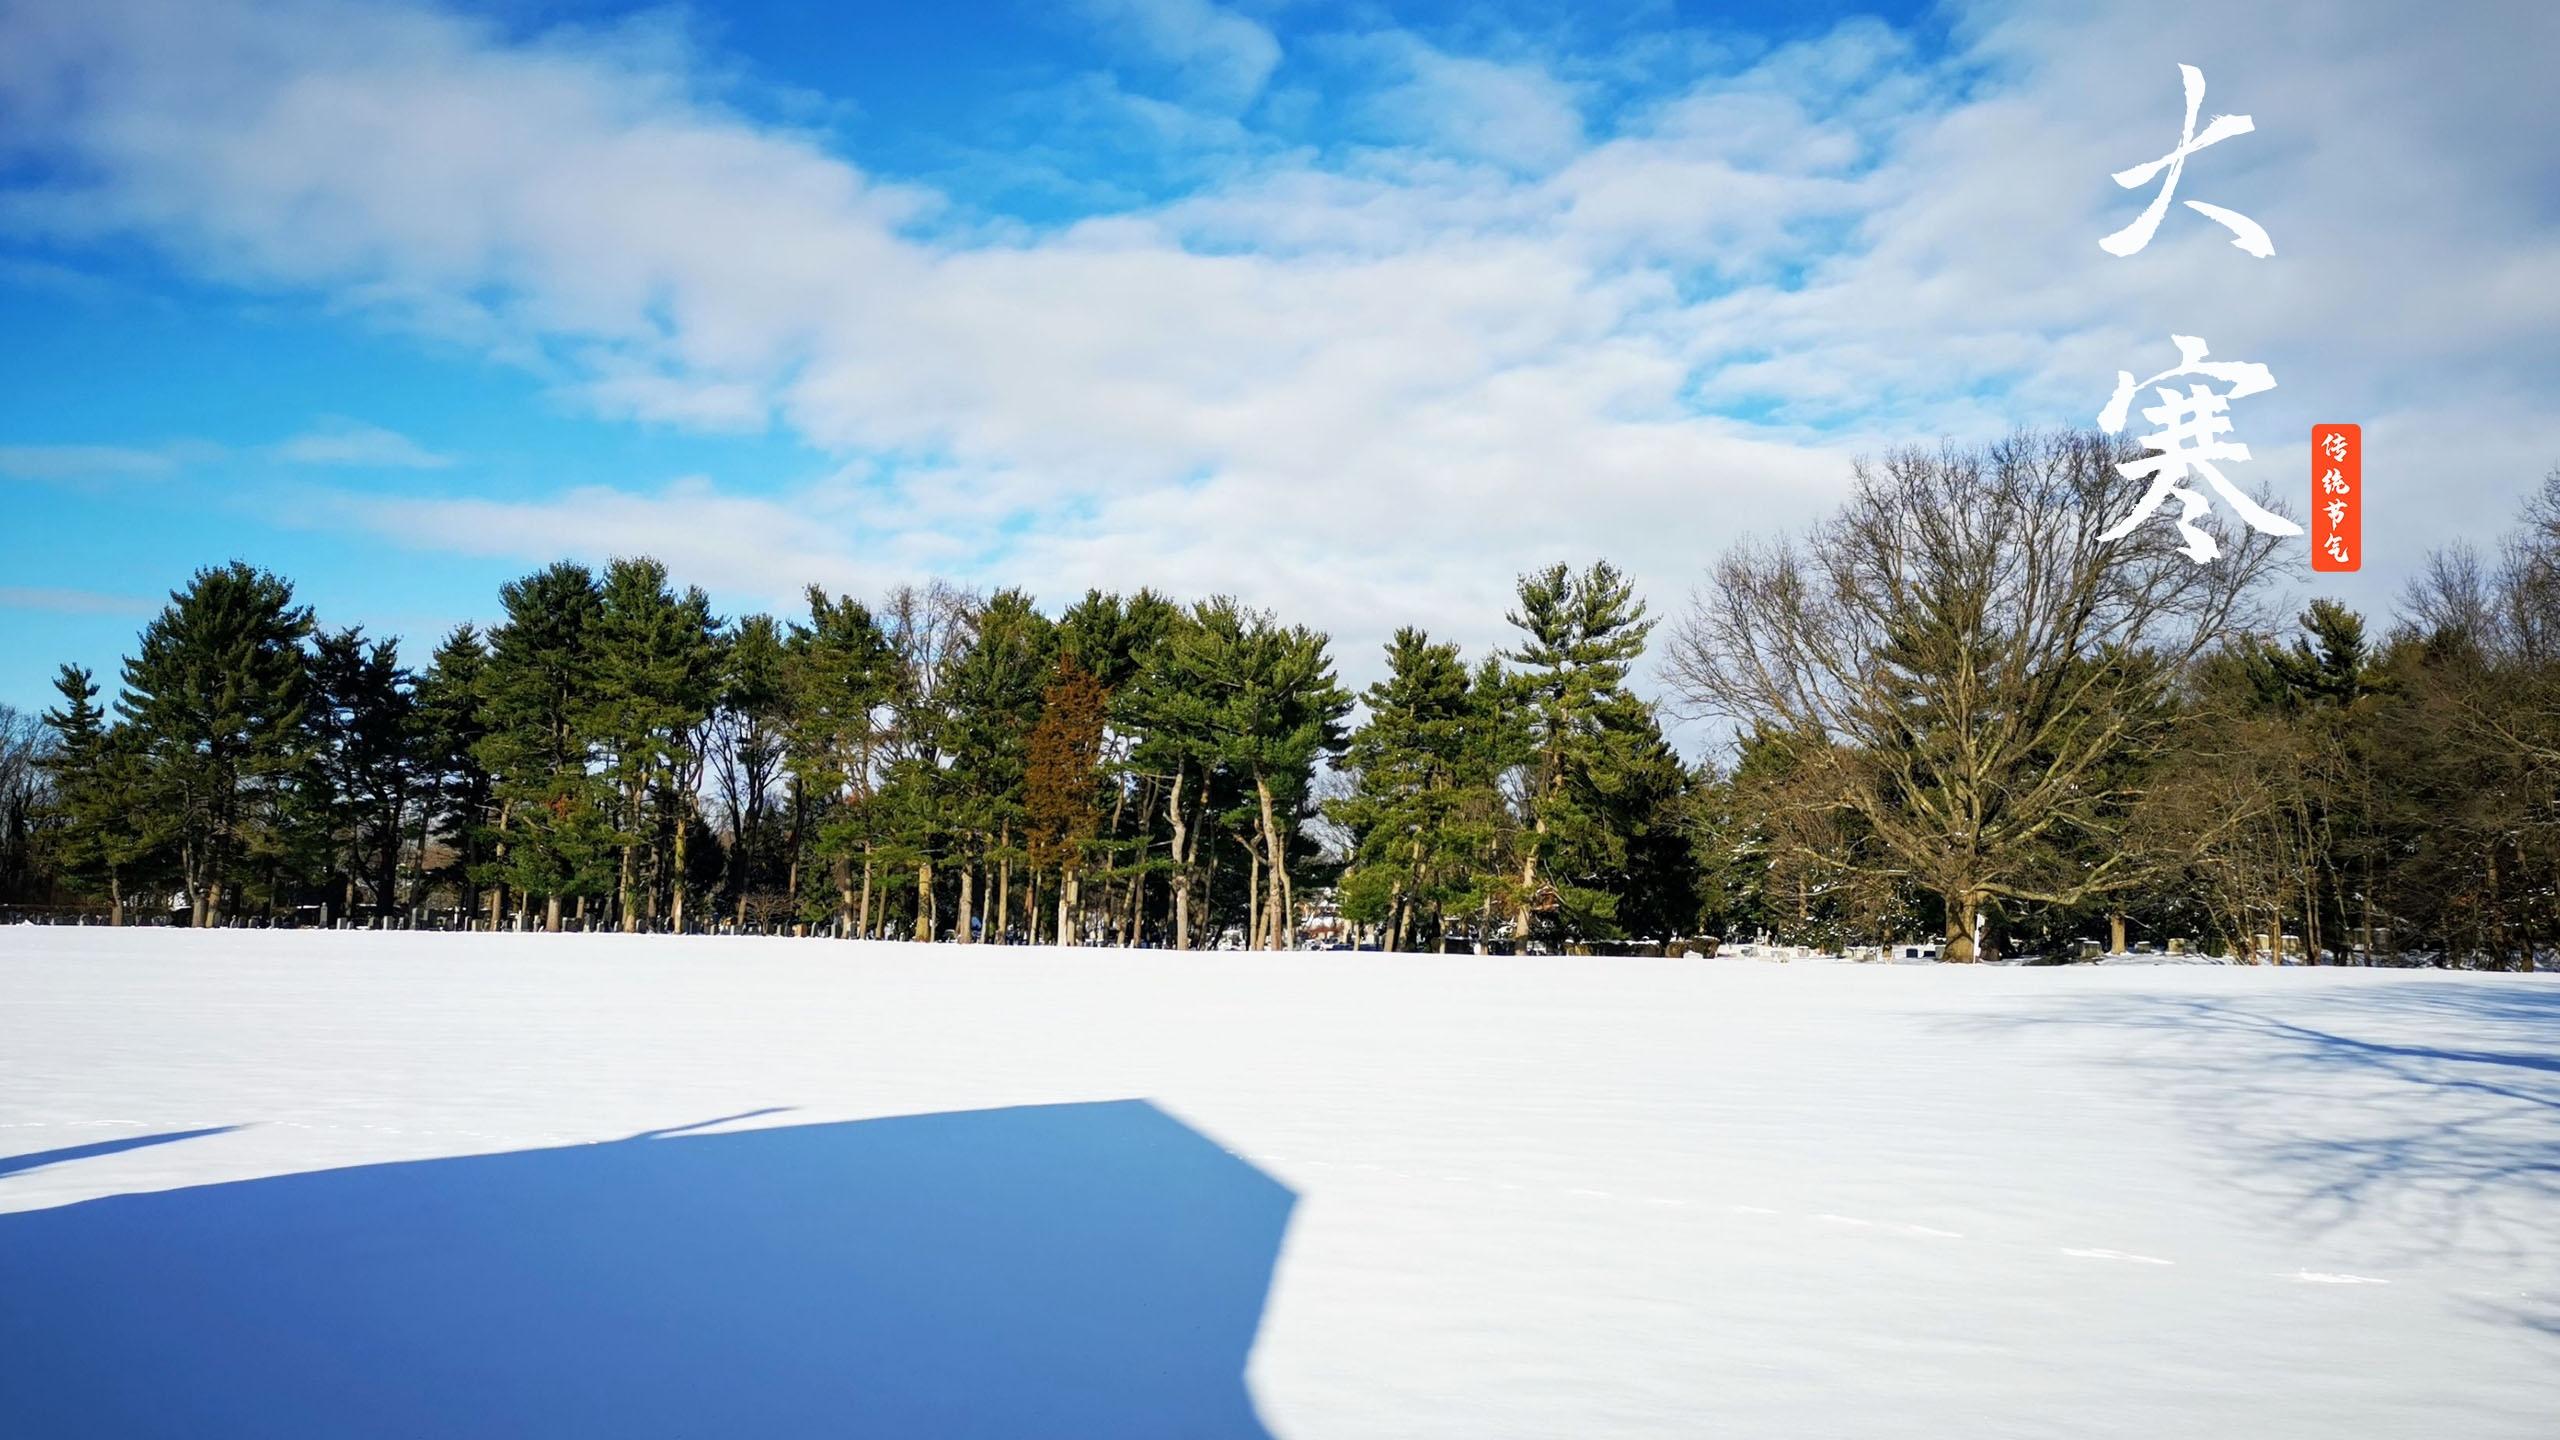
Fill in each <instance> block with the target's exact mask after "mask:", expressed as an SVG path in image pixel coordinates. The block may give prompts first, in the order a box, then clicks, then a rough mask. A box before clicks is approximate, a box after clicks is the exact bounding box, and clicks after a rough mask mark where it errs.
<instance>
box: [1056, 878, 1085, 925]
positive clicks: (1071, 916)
mask: <svg viewBox="0 0 2560 1440" xmlns="http://www.w3.org/2000/svg"><path fill="white" fill-rule="evenodd" d="M1077 878H1078V877H1077V875H1076V868H1075V867H1074V866H1072V865H1061V866H1059V867H1058V943H1059V944H1061V945H1073V944H1075V943H1076V940H1077V932H1078V931H1080V930H1082V929H1083V928H1084V927H1083V925H1082V924H1081V923H1079V919H1080V917H1078V916H1077V915H1076V914H1075V913H1074V912H1075V904H1076V900H1077V897H1078V895H1079V893H1080V892H1079V890H1078V888H1077V883H1076V882H1077Z"/></svg>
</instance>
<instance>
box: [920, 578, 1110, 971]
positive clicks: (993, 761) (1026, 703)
mask: <svg viewBox="0 0 2560 1440" xmlns="http://www.w3.org/2000/svg"><path fill="white" fill-rule="evenodd" d="M1056 647H1057V634H1056V627H1055V626H1053V625H1052V624H1051V623H1050V621H1049V619H1048V617H1046V616H1044V615H1042V614H1041V613H1040V612H1039V610H1038V609H1037V608H1036V607H1035V606H1034V605H1033V603H1032V600H1031V597H1030V596H1029V595H1028V594H1025V593H1024V592H1022V591H1020V590H1000V591H997V592H996V593H995V595H993V596H992V597H990V598H989V599H988V601H987V603H986V604H985V605H983V606H981V607H979V608H978V610H977V611H976V613H975V614H973V615H972V616H971V617H970V622H969V634H968V638H967V640H966V641H965V642H964V643H963V646H962V649H961V651H960V653H959V654H958V655H957V656H956V657H954V658H953V660H952V661H951V664H950V667H949V671H948V673H947V676H946V679H945V693H946V695H947V696H948V701H949V710H950V719H949V725H948V729H947V731H946V732H945V743H946V745H947V748H948V749H949V751H950V755H951V761H950V767H949V775H948V780H949V788H948V793H949V796H950V803H951V809H952V816H951V819H952V822H953V826H952V828H953V830H954V831H955V833H956V835H957V836H958V838H959V849H960V859H961V862H962V870H961V877H960V925H959V938H960V939H961V940H963V941H968V940H972V939H974V938H976V934H975V922H976V920H977V919H978V918H979V917H978V915H977V911H978V909H979V907H980V906H981V905H982V904H983V905H984V906H985V907H986V914H985V916H984V919H985V921H986V924H985V927H984V929H985V934H986V936H987V938H988V939H990V940H994V939H1000V938H1001V937H1002V936H1003V934H1004V932H1005V928H1006V923H1007V912H1008V910H1009V909H1010V907H1011V904H1012V878H1013V876H1012V871H1013V864H1014V861H1015V860H1016V859H1017V858H1020V857H1021V856H1022V853H1023V852H1022V850H1021V842H1022V841H1023V839H1024V810H1023V803H1024V802H1023V785H1024V773H1025V769H1026V766H1027V764H1028V750H1029V746H1030V743H1031V738H1032V734H1033V729H1034V727H1035V726H1036V725H1037V724H1038V722H1039V719H1040V715H1041V713H1042V712H1041V697H1042V691H1043V688H1044V683H1045V682H1046V681H1047V680H1048V678H1049V676H1050V674H1051V670H1052V665H1053V661H1052V658H1051V657H1052V655H1053V654H1054V653H1055V650H1056ZM1099 729H1100V722H1099V720H1098V719H1097V721H1096V730H1097V732H1098V731H1099ZM987 864H992V865H993V867H994V870H995V874H994V876H993V877H992V880H993V888H992V889H991V890H990V891H989V892H988V893H987V895H986V897H985V899H984V900H983V901H982V900H981V899H980V898H979V895H978V893H977V876H978V871H979V869H980V868H981V866H982V865H987Z"/></svg>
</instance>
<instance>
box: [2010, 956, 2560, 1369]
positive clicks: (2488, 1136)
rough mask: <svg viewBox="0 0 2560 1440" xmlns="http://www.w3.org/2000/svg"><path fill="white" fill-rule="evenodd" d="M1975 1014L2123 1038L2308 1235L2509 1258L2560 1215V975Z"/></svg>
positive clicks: (2541, 1237) (2138, 1065)
mask: <svg viewBox="0 0 2560 1440" xmlns="http://www.w3.org/2000/svg"><path fill="white" fill-rule="evenodd" d="M1974 1023H1988V1024H1992V1025H1996V1026H2000V1027H2003V1028H2006V1027H2013V1026H2036V1027H2041V1026H2049V1025H2057V1024H2058V1025H2062V1026H2066V1027H2095V1028H2100V1029H2105V1030H2114V1031H2123V1032H2128V1033H2129V1035H2130V1036H2131V1038H2132V1039H2133V1040H2134V1041H2135V1043H2134V1044H2132V1045H2131V1046H2129V1047H2128V1048H2127V1050H2126V1061H2125V1063H2126V1064H2127V1065H2128V1066H2129V1067H2131V1068H2132V1069H2133V1070H2134V1071H2135V1072H2136V1073H2137V1074H2139V1075H2140V1076H2141V1077H2142V1079H2143V1081H2144V1083H2146V1084H2149V1085H2151V1086H2152V1087H2154V1088H2155V1089H2156V1090H2157V1091H2158V1092H2159V1093H2160V1094H2161V1095H2162V1096H2163V1097H2164V1098H2166V1099H2168V1100H2170V1101H2172V1102H2173V1103H2175V1104H2176V1105H2177V1106H2178V1107H2179V1109H2180V1110H2181V1111H2182V1112H2183V1113H2184V1114H2185V1115H2186V1117H2187V1118H2188V1119H2189V1120H2190V1122H2192V1124H2193V1125H2194V1126H2195V1128H2196V1129H2197V1130H2198V1131H2199V1132H2201V1133H2204V1134H2206V1135H2208V1136H2209V1137H2210V1138H2211V1140H2212V1142H2213V1143H2214V1144H2215V1145H2216V1146H2217V1147H2218V1148H2221V1149H2224V1150H2225V1151H2227V1152H2228V1153H2229V1154H2230V1155H2231V1157H2232V1161H2233V1165H2232V1170H2231V1172H2230V1174H2229V1176H2228V1177H2227V1178H2228V1179H2229V1181H2230V1183H2231V1185H2232V1186H2233V1187H2234V1189H2235V1190H2236V1191H2238V1192H2240V1193H2242V1194H2245V1195H2248V1196H2250V1197H2253V1198H2254V1199H2256V1200H2257V1201H2259V1202H2261V1203H2263V1204H2266V1205H2268V1206H2270V1207H2271V1208H2273V1209H2274V1210H2276V1211H2278V1212H2279V1213H2282V1214H2285V1215H2288V1216H2290V1217H2291V1218H2292V1219H2293V1220H2294V1221H2295V1222H2297V1223H2300V1224H2302V1225H2304V1226H2306V1227H2308V1228H2310V1229H2313V1230H2320V1231H2325V1230H2330V1229H2337V1228H2345V1227H2353V1226H2359V1225H2362V1224H2364V1223H2365V1222H2378V1223H2380V1224H2382V1225H2385V1226H2388V1227H2390V1229H2391V1232H2392V1233H2394V1234H2396V1235H2399V1236H2403V1237H2406V1239H2405V1240H2404V1241H2402V1242H2401V1243H2402V1246H2403V1248H2405V1249H2407V1250H2409V1251H2410V1252H2412V1253H2426V1252H2435V1253H2441V1252H2443V1251H2447V1250H2469V1251H2474V1252H2478V1253H2486V1254H2491V1255H2501V1256H2505V1257H2509V1258H2515V1257H2521V1256H2522V1255H2524V1254H2526V1253H2529V1252H2530V1251H2531V1250H2533V1249H2534V1248H2535V1247H2537V1246H2538V1245H2540V1244H2543V1243H2547V1238H2546V1237H2547V1236H2548V1233H2549V1229H2550V1226H2551V1224H2552V1221H2553V1217H2554V1215H2555V1213H2560V1211H2555V1208H2554V1207H2555V1205H2556V1204H2560V985H2555V984H2550V983H2545V982H2543V981H2540V980H2536V979H2532V978H2526V977H2518V978H2517V979H2516V980H2514V981H2512V982H2503V983H2502V982H2500V981H2498V980H2494V979H2482V980H2477V981H2469V982H2457V981H2428V980H2407V981H2402V980H2396V979H2395V980H2392V981H2387V982H2377V983H2371V984H2356V985H2351V986H2340V987H2337V988H2334V989H2332V988H2323V989H2318V990H2303V991H2298V992H2296V991H2283V990H2252V991H2249V992H2245V993H2240V994H2233V995H2203V996H2199V995H2143V994H2122V993H2107V994H2096V995H2085V996H2076V997H2071V998H2068V999H2064V1000H2061V1001H2058V1002H2057V1003H2056V1004H2054V1005H2052V1006H2050V1007H2042V1008H2038V1009H2036V1010H2033V1011H2029V1012H2025V1013H2021V1014H2017V1015H2012V1016H2004V1017H1999V1018H1996V1019H1993V1020H1990V1021H1988V1022H1974ZM2536 1328H2543V1329H2551V1330H2554V1331H2555V1332H2560V1324H2554V1323H2553V1322H2551V1321H2548V1320H2545V1321H2541V1322H2537V1323H2536Z"/></svg>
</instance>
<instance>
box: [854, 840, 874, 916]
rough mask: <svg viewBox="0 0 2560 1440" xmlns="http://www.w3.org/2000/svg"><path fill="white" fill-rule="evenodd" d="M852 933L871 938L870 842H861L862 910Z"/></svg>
mask: <svg viewBox="0 0 2560 1440" xmlns="http://www.w3.org/2000/svg"><path fill="white" fill-rule="evenodd" d="M857 927H858V928H857V929H856V930H855V932H854V933H856V934H858V935H860V936H862V937H863V938H864V939H866V940H868V939H870V938H871V842H870V841H868V840H865V841H863V842H862V911H861V914H860V916H859V917H858V920H857Z"/></svg>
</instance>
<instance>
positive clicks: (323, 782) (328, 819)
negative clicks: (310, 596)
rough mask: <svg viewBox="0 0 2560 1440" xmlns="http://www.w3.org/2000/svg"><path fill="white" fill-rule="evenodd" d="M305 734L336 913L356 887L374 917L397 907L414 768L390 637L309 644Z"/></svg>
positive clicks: (332, 634)
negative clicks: (335, 870) (334, 874)
mask: <svg viewBox="0 0 2560 1440" xmlns="http://www.w3.org/2000/svg"><path fill="white" fill-rule="evenodd" d="M311 679H312V685H311V698H310V705H309V708H308V711H307V713H306V719H307V723H308V725H309V727H310V731H311V748H312V757H313V770H312V777H313V779H314V781H315V786H314V789H315V792H316V793H315V796H314V799H315V801H316V803H314V804H313V805H312V806H311V807H310V809H311V810H312V811H313V812H314V813H316V814H317V815H318V816H320V817H321V819H322V824H323V827H324V834H325V836H326V837H327V840H328V842H329V844H328V853H329V855H330V858H331V860H332V862H333V866H336V867H342V868H340V870H339V873H340V874H341V875H342V876H343V882H344V883H343V888H342V889H341V890H340V892H339V893H340V895H341V896H342V897H343V901H342V904H341V905H340V906H339V913H341V914H344V915H348V916H352V915H353V914H354V913H355V907H356V887H357V886H358V884H359V883H361V884H363V885H365V886H366V887H367V888H369V889H370V891H371V893H372V898H373V906H374V913H375V914H376V915H377V916H383V917H389V916H391V915H394V914H397V913H398V912H399V910H400V895H399V872H400V853H401V849H402V847H403V844H404V842H405V839H406V836H407V827H406V825H405V823H404V822H405V821H406V819H407V816H408V813H409V807H410V803H411V800H412V798H413V793H412V792H413V791H414V789H415V788H416V786H417V783H418V777H419V773H420V770H421V768H422V766H421V761H420V757H419V735H418V727H417V717H416V708H417V705H416V696H415V694H414V678H413V677H412V676H411V675H410V673H409V672H408V671H407V670H406V669H404V668H402V666H401V664H400V658H399V647H398V644H397V642H395V641H391V640H382V641H376V642H374V643H372V644H367V643H366V642H365V639H364V632H363V631H362V630H359V629H346V630H338V631H324V632H322V633H321V634H320V635H319V636H318V637H317V639H316V640H315V642H314V644H313V651H312V657H311Z"/></svg>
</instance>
